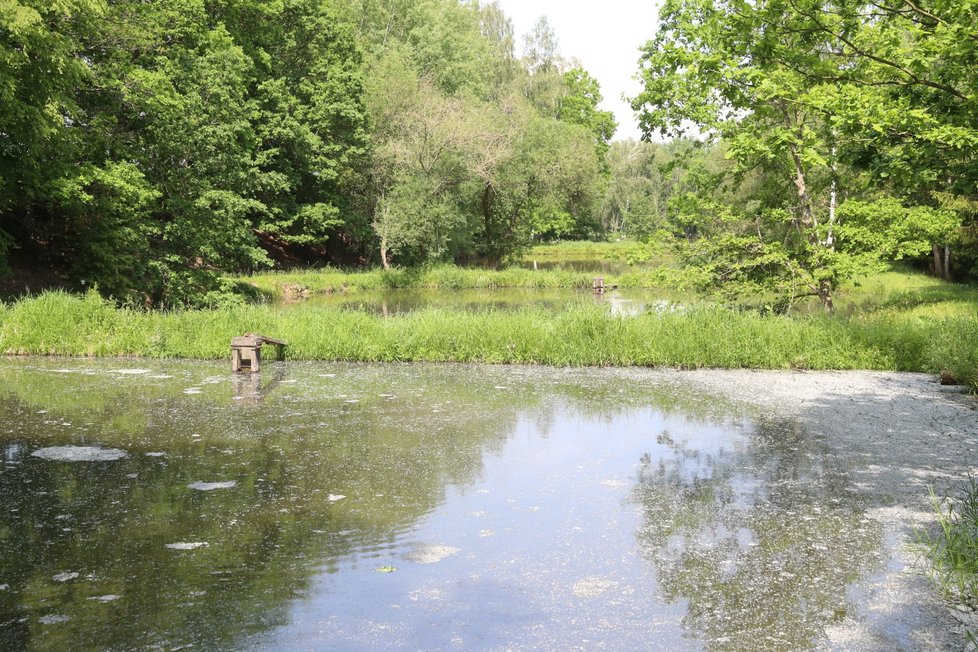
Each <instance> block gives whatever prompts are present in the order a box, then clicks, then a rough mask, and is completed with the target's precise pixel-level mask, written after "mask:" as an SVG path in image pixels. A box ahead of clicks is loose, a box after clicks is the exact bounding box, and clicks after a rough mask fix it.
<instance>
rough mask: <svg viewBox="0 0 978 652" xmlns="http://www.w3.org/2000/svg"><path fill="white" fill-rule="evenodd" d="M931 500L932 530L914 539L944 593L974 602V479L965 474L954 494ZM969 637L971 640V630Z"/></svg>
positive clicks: (977, 580)
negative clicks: (934, 518)
mask: <svg viewBox="0 0 978 652" xmlns="http://www.w3.org/2000/svg"><path fill="white" fill-rule="evenodd" d="M931 500H932V502H933V504H934V511H935V513H936V515H937V523H938V529H937V531H936V532H935V533H927V532H921V533H920V534H919V536H918V540H919V541H920V543H921V544H923V545H924V547H925V549H926V551H927V553H928V556H929V557H930V558H931V560H932V562H933V567H932V571H933V573H934V576H935V579H937V581H938V582H939V583H940V584H941V586H942V587H943V588H944V590H945V591H946V592H947V593H948V595H949V596H950V597H951V598H952V599H955V600H958V601H960V602H962V603H966V604H972V605H974V603H975V601H976V599H978V482H976V480H975V479H974V478H969V479H968V483H967V484H966V485H965V486H964V487H962V488H961V489H960V490H959V491H958V493H957V495H954V496H952V497H944V498H940V499H939V498H938V497H937V496H936V495H935V494H934V493H933V490H932V491H931ZM969 638H970V639H971V641H972V642H973V643H974V642H976V641H975V638H974V635H973V634H970V633H969Z"/></svg>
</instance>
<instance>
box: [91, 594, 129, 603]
mask: <svg viewBox="0 0 978 652" xmlns="http://www.w3.org/2000/svg"><path fill="white" fill-rule="evenodd" d="M121 597H122V596H121V595H115V594H112V593H110V594H108V595H94V596H92V597H90V598H89V600H95V601H96V602H115V601H116V600H118V599H120V598H121Z"/></svg>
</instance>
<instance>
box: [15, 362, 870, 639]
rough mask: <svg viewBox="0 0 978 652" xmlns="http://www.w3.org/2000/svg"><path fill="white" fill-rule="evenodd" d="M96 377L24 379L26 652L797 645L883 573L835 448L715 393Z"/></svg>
mask: <svg viewBox="0 0 978 652" xmlns="http://www.w3.org/2000/svg"><path fill="white" fill-rule="evenodd" d="M88 364H89V365H90V366H87V367H86V366H83V365H82V363H80V362H75V361H68V362H66V361H37V360H34V361H8V362H5V363H3V364H0V387H2V388H3V389H2V390H0V423H2V424H4V427H3V429H2V434H0V447H2V448H3V452H4V455H3V457H2V461H0V648H2V649H67V648H70V647H83V648H92V649H133V648H147V647H148V648H163V649H173V648H177V647H180V646H187V645H194V646H197V647H201V648H204V649H242V648H254V649H283V650H284V649H295V648H308V647H310V646H312V647H316V646H321V647H324V648H356V649H371V648H374V649H375V648H409V649H444V648H450V647H458V646H461V647H463V648H473V647H507V646H511V647H518V648H526V649H537V648H548V649H567V648H569V647H572V646H574V645H580V644H581V641H587V642H588V644H593V645H594V646H595V647H600V646H606V647H612V648H618V649H639V648H645V647H648V641H649V640H650V636H653V634H654V637H655V640H656V641H657V644H661V646H662V647H663V648H664V649H665V648H675V647H685V648H698V647H707V648H710V649H740V648H744V647H750V645H749V643H751V642H756V641H758V640H763V641H765V642H766V643H765V647H768V648H771V649H777V648H779V647H780V648H784V649H788V648H791V649H797V648H804V647H808V646H811V645H812V644H813V642H815V641H817V639H818V637H819V636H820V633H821V632H822V631H823V629H824V627H826V626H827V625H828V624H829V623H831V622H833V620H835V619H837V618H839V617H841V616H842V615H844V614H847V613H850V612H852V611H856V610H858V605H853V604H850V602H849V601H848V600H847V596H846V587H847V586H848V585H849V584H850V583H852V582H853V581H854V580H856V579H858V578H859V577H860V576H864V575H865V574H867V573H870V572H873V570H874V569H875V568H876V567H877V565H878V563H879V561H878V555H879V550H880V546H881V533H880V530H879V527H878V526H877V525H875V524H874V522H872V521H870V520H869V519H867V518H866V517H865V515H864V511H863V508H862V506H861V503H860V501H859V500H858V499H857V498H855V497H854V496H853V495H852V494H851V492H850V490H849V480H848V478H847V475H846V472H845V468H844V465H843V464H841V463H840V462H839V461H838V460H837V458H835V457H834V456H833V454H832V452H831V451H829V450H828V449H827V448H826V447H825V446H824V444H823V443H822V442H821V441H820V440H819V438H818V437H817V436H813V435H812V434H810V433H806V432H804V431H803V430H801V429H800V428H798V427H797V426H796V425H795V424H793V423H792V422H790V421H765V420H758V419H756V418H753V416H752V415H751V414H750V413H748V412H746V411H744V409H743V408H740V407H737V406H736V405H731V404H729V403H724V402H722V401H719V400H718V399H717V398H716V397H711V396H704V395H702V394H700V393H698V392H696V391H695V390H694V389H689V390H687V389H681V388H678V387H674V386H668V385H663V384H651V383H644V382H641V381H635V380H630V379H628V377H627V376H625V375H621V376H619V375H616V374H615V373H607V374H605V373H601V372H589V371H574V370H546V369H543V370H541V369H525V368H494V367H475V366H472V367H470V366H457V365H445V366H424V365H388V366H383V365H315V364H305V365H300V364H290V366H289V367H288V373H287V374H286V373H285V371H284V367H280V366H276V367H274V368H269V369H268V370H266V372H263V373H266V374H267V372H268V371H270V372H271V374H270V375H265V377H264V384H263V381H262V378H261V377H260V376H259V375H258V374H254V375H246V376H242V377H241V378H240V379H237V378H235V379H232V378H230V376H229V374H227V372H226V371H225V370H224V365H223V364H214V365H207V364H183V363H168V364H167V365H166V367H165V370H164V371H157V370H155V369H128V370H127V369H119V366H120V365H119V363H98V364H93V363H88ZM142 364H147V363H141V365H142ZM147 366H149V365H148V364H147ZM161 369H162V366H161ZM188 389H195V390H197V391H196V392H194V393H186V390H188ZM243 405H247V406H249V409H239V408H240V407H241V406H243ZM55 446H88V447H96V446H97V447H105V448H117V449H120V450H124V451H125V452H126V454H127V455H126V457H123V458H120V459H115V460H102V461H89V462H81V461H75V462H69V461H57V460H52V459H42V458H38V457H35V456H32V455H31V452H32V451H36V450H38V449H40V448H50V447H55ZM95 459H98V458H95ZM636 532H638V533H639V534H638V539H637V541H636V536H635V533H636ZM378 570H389V571H391V572H378ZM768 643H769V645H768Z"/></svg>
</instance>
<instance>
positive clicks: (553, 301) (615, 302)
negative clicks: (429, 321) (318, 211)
mask: <svg viewBox="0 0 978 652" xmlns="http://www.w3.org/2000/svg"><path fill="white" fill-rule="evenodd" d="M671 297H672V295H671V294H668V293H666V292H663V291H658V290H645V289H624V290H614V291H608V292H606V293H604V294H595V293H594V292H592V291H591V290H590V289H572V288H546V289H537V288H532V289H527V288H489V289H461V290H453V289H395V290H367V291H359V292H351V293H349V294H346V293H342V292H337V293H334V294H318V295H314V296H312V297H310V298H308V299H305V300H303V301H301V302H300V303H298V304H295V305H316V306H324V307H331V308H342V309H344V310H358V311H363V312H369V313H372V314H377V315H385V316H391V315H398V314H404V313H408V312H413V311H416V310H423V309H425V308H450V309H455V310H464V311H467V312H478V311H485V310H519V309H520V308H525V307H532V308H541V309H543V310H548V311H553V312H561V311H563V310H566V309H567V308H569V307H573V306H578V305H599V306H605V307H607V308H608V310H609V312H611V313H613V314H620V315H632V314H639V313H641V312H645V311H646V310H649V309H652V310H657V309H658V310H661V309H664V308H666V307H668V306H670V305H673V303H672V302H671V301H670V298H671Z"/></svg>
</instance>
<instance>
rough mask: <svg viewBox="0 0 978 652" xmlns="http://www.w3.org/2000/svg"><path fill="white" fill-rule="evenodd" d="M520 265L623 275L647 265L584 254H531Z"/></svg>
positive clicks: (531, 267) (529, 267)
mask: <svg viewBox="0 0 978 652" xmlns="http://www.w3.org/2000/svg"><path fill="white" fill-rule="evenodd" d="M519 264H520V267H523V268H525V269H539V270H552V269H563V270H567V271H572V272H589V273H594V274H610V275H616V276H617V275H621V274H626V273H628V272H634V271H636V270H638V269H641V268H643V267H646V266H645V265H641V264H639V265H630V264H628V263H627V262H625V261H619V260H604V259H602V258H595V257H593V256H589V257H588V256H582V257H581V258H561V259H559V260H548V259H546V258H533V257H532V256H529V257H527V258H524V259H523V260H521V261H520V263H519Z"/></svg>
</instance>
